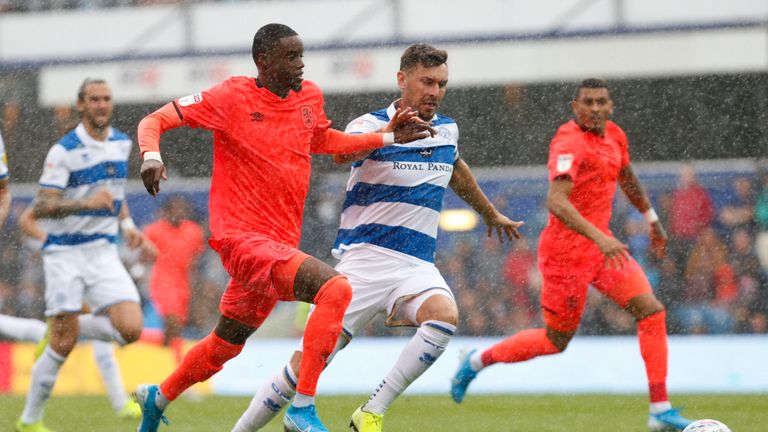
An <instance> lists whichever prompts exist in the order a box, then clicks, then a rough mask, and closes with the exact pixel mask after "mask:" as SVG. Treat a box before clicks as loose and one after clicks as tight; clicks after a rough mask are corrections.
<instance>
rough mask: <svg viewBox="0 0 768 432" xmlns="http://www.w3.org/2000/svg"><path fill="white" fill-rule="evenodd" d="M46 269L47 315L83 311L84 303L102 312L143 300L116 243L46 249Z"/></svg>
mask: <svg viewBox="0 0 768 432" xmlns="http://www.w3.org/2000/svg"><path fill="white" fill-rule="evenodd" d="M43 270H44V271H45V309H46V310H45V315H46V316H54V315H58V314H61V313H74V312H80V311H81V310H82V309H83V303H85V304H87V305H88V306H89V307H90V308H91V311H92V312H94V313H98V312H101V311H103V310H104V309H106V308H107V307H109V306H111V305H114V304H117V303H122V302H124V301H132V302H136V303H139V301H140V300H139V293H138V291H137V290H136V285H135V284H134V283H133V280H132V279H131V277H130V276H129V275H128V272H127V271H126V270H125V267H124V266H123V263H122V262H121V261H120V257H119V255H118V252H117V246H115V245H114V244H103V243H102V244H95V245H84V246H78V247H73V248H71V249H66V250H57V251H45V252H43Z"/></svg>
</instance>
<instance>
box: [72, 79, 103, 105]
mask: <svg viewBox="0 0 768 432" xmlns="http://www.w3.org/2000/svg"><path fill="white" fill-rule="evenodd" d="M106 83H107V82H106V81H105V80H104V79H102V78H86V79H84V80H83V83H82V84H80V88H78V89H77V100H78V101H80V102H83V101H85V88H86V87H88V86H89V85H91V84H106Z"/></svg>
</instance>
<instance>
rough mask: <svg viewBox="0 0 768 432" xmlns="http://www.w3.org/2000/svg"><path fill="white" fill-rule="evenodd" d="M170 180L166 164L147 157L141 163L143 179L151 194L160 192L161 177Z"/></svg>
mask: <svg viewBox="0 0 768 432" xmlns="http://www.w3.org/2000/svg"><path fill="white" fill-rule="evenodd" d="M161 178H162V179H163V180H168V176H167V175H166V173H165V165H163V163H162V162H160V161H158V160H154V159H147V160H145V161H144V163H142V164H141V181H142V182H143V183H144V187H145V188H146V189H147V192H149V194H150V195H152V196H155V195H157V193H158V192H160V179H161Z"/></svg>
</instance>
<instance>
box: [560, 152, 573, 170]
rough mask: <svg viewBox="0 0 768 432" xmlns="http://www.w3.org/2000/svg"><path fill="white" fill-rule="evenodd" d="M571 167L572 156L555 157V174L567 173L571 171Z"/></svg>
mask: <svg viewBox="0 0 768 432" xmlns="http://www.w3.org/2000/svg"><path fill="white" fill-rule="evenodd" d="M572 165H573V155H572V154H561V155H560V156H558V157H557V167H556V168H557V172H561V173H563V172H567V171H568V170H570V169H571V166H572Z"/></svg>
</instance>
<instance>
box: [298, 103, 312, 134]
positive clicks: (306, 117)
mask: <svg viewBox="0 0 768 432" xmlns="http://www.w3.org/2000/svg"><path fill="white" fill-rule="evenodd" d="M301 122H302V123H304V127H306V128H307V129H309V128H311V127H312V126H314V125H315V113H313V112H312V107H311V106H309V105H302V107H301Z"/></svg>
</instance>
